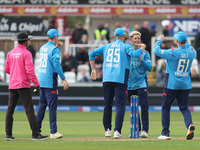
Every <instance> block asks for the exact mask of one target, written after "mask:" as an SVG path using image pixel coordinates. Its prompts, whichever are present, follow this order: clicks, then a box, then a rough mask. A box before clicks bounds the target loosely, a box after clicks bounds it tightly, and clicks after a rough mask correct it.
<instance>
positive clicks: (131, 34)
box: [129, 31, 141, 38]
mask: <svg viewBox="0 0 200 150" xmlns="http://www.w3.org/2000/svg"><path fill="white" fill-rule="evenodd" d="M134 35H139V36H141V33H140V32H138V31H133V32H131V33H130V35H129V38H132V37H133V36H134Z"/></svg>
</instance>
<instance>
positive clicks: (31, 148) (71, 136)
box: [0, 112, 200, 150]
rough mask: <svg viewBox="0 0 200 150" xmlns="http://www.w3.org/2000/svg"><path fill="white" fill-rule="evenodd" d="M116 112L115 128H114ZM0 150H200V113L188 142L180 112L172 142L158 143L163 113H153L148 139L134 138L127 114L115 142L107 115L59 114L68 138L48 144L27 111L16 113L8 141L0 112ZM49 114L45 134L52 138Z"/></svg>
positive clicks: (174, 118)
mask: <svg viewBox="0 0 200 150" xmlns="http://www.w3.org/2000/svg"><path fill="white" fill-rule="evenodd" d="M114 115H115V113H113V117H112V118H113V123H112V125H113V128H114ZM0 116H1V117H0V149H1V150H4V149H9V150H27V149H28V150H35V149H38V150H40V149H42V150H55V149H56V150H66V149H67V150H68V149H69V150H103V149H106V150H123V149H124V150H128V149H131V148H132V149H134V150H137V149H148V150H151V149H152V150H155V149H157V150H161V149H172V150H179V149H181V150H188V149H193V150H197V149H200V144H199V142H200V141H199V140H200V120H199V116H200V113H199V112H198V113H197V112H196V113H194V112H193V113H192V117H193V121H194V124H195V126H196V130H195V136H194V139H192V140H186V133H187V129H186V127H185V125H184V121H183V117H182V115H181V113H180V112H172V113H171V125H170V130H171V132H170V136H171V140H170V141H162V140H157V137H158V136H160V134H161V129H162V125H161V113H160V112H150V114H149V119H150V129H149V134H148V138H147V139H141V138H140V139H130V138H128V137H129V134H130V112H126V114H125V119H124V124H123V128H122V138H121V139H113V138H106V137H104V132H105V131H104V129H103V124H102V117H103V112H58V113H57V120H58V131H59V132H60V133H62V134H63V135H64V137H63V138H62V139H58V140H55V139H47V140H45V141H32V140H31V130H30V127H29V124H28V121H27V118H26V115H25V113H24V112H15V114H14V124H13V136H14V137H15V138H16V140H15V141H6V138H5V112H0ZM49 131H50V128H49V122H48V112H47V113H46V116H45V119H44V122H43V126H42V134H43V135H48V136H49Z"/></svg>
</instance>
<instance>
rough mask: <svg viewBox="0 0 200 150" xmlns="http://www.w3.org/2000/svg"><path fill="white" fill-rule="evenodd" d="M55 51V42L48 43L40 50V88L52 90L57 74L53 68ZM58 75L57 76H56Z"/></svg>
mask: <svg viewBox="0 0 200 150" xmlns="http://www.w3.org/2000/svg"><path fill="white" fill-rule="evenodd" d="M54 49H55V45H54V44H53V42H50V41H49V42H48V43H47V44H45V45H43V46H42V47H41V48H40V51H39V53H40V66H39V73H38V80H39V83H40V87H46V88H52V87H53V77H54V73H55V72H56V71H55V69H54V67H53V60H52V52H53V50H54ZM56 75H57V74H56Z"/></svg>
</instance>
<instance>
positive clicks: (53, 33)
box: [47, 29, 62, 38]
mask: <svg viewBox="0 0 200 150" xmlns="http://www.w3.org/2000/svg"><path fill="white" fill-rule="evenodd" d="M47 36H48V38H54V37H55V36H62V35H61V34H58V31H57V30H56V29H50V30H49V31H48V32H47Z"/></svg>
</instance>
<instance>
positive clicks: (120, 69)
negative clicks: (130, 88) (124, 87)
mask: <svg viewBox="0 0 200 150" xmlns="http://www.w3.org/2000/svg"><path fill="white" fill-rule="evenodd" d="M127 48H129V47H128V45H127V44H125V43H123V42H122V41H121V40H119V39H118V40H116V41H115V42H112V43H110V44H107V45H106V46H105V47H104V52H103V55H104V63H103V82H118V83H122V84H127V81H128V76H129V68H130V66H129V61H130V56H129V55H128V54H127V53H126V49H127ZM130 48H131V47H130Z"/></svg>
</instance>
